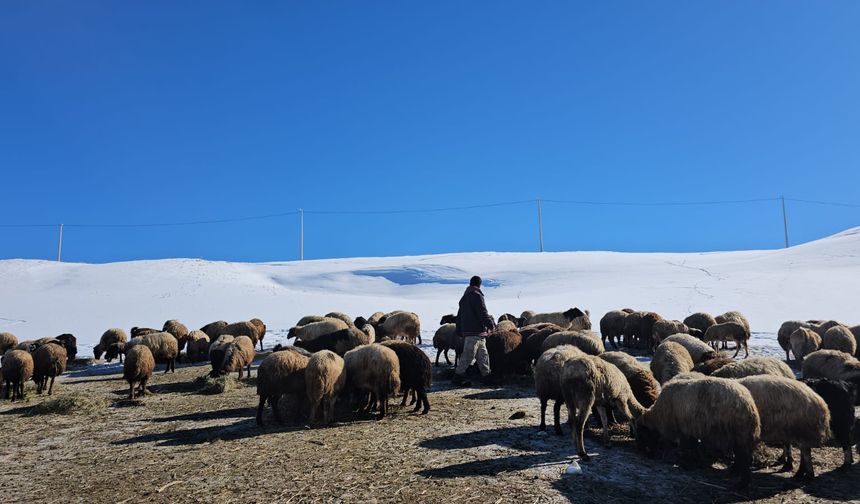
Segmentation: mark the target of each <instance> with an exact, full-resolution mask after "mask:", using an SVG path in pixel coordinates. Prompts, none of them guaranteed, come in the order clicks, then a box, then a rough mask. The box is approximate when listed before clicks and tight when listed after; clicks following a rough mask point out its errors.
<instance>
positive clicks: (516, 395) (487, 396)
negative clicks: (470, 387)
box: [463, 388, 535, 400]
mask: <svg viewBox="0 0 860 504" xmlns="http://www.w3.org/2000/svg"><path fill="white" fill-rule="evenodd" d="M523 397H535V394H534V391H529V390H526V389H520V388H499V389H493V390H484V391H481V392H474V393H471V394H466V395H464V396H463V399H481V400H495V399H520V398H523Z"/></svg>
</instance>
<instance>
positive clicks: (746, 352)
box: [744, 341, 750, 359]
mask: <svg viewBox="0 0 860 504" xmlns="http://www.w3.org/2000/svg"><path fill="white" fill-rule="evenodd" d="M749 356H750V345H749V342H748V341H744V359H746V358H747V357H749Z"/></svg>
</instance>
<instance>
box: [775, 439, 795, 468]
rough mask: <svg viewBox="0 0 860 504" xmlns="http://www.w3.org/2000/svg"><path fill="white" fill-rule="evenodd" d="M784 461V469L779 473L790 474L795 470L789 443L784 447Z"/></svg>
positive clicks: (781, 458)
mask: <svg viewBox="0 0 860 504" xmlns="http://www.w3.org/2000/svg"><path fill="white" fill-rule="evenodd" d="M780 460H782V462H783V463H782V467H781V468H780V469H779V471H777V472H790V471H791V470H792V469H794V457H793V456H792V455H791V445H790V444H789V443H785V444H784V445H783V446H782V456H781V457H780Z"/></svg>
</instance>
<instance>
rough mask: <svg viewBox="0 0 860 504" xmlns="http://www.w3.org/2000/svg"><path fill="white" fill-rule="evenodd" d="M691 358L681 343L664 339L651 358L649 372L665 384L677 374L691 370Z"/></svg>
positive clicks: (692, 364) (692, 363)
mask: <svg viewBox="0 0 860 504" xmlns="http://www.w3.org/2000/svg"><path fill="white" fill-rule="evenodd" d="M694 365H695V363H694V362H693V358H692V357H691V356H690V352H688V351H687V349H686V348H684V347H683V346H682V345H681V344H679V343H676V342H674V341H668V340H667V341H664V342H663V343H660V344H659V345H657V350H655V351H654V358H653V359H652V360H651V372H652V373H653V374H654V378H656V379H657V381H658V382H660V384H661V385H662V384H665V383H666V382H667V381H669V380H671V379H672V377H674V376H675V375H677V374H681V373H687V372H689V371H692V370H693V366H694Z"/></svg>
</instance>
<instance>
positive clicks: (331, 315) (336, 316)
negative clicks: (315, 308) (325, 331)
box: [323, 312, 354, 326]
mask: <svg viewBox="0 0 860 504" xmlns="http://www.w3.org/2000/svg"><path fill="white" fill-rule="evenodd" d="M323 316H324V317H325V318H333V319H338V320H342V321H344V322H346V325H350V326H351V325H354V324H353V318H352V317H350V316H349V315H347V314H346V313H343V312H329V313H326V314H325V315H323Z"/></svg>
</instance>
